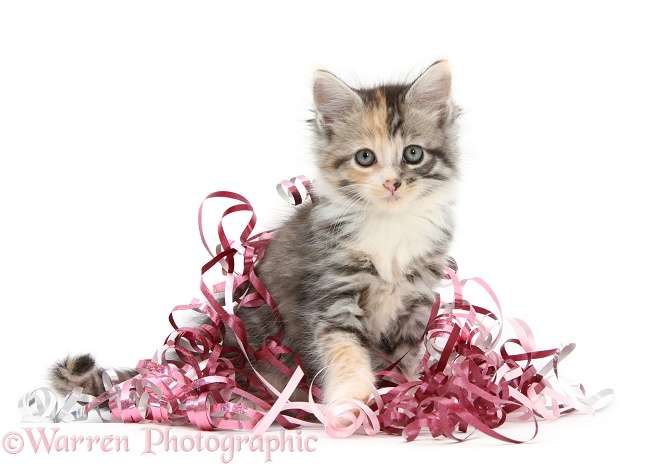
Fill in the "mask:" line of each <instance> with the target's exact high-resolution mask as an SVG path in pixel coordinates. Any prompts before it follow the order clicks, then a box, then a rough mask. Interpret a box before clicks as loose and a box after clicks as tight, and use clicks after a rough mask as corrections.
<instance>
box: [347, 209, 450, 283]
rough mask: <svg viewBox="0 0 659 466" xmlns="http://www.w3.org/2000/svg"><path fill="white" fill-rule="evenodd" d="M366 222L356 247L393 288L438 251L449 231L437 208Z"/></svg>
mask: <svg viewBox="0 0 659 466" xmlns="http://www.w3.org/2000/svg"><path fill="white" fill-rule="evenodd" d="M362 221H363V224H362V225H361V228H360V230H359V234H358V235H357V238H356V241H355V243H356V246H357V247H358V248H359V250H360V251H362V252H364V253H366V254H367V255H368V256H369V257H370V258H371V261H372V262H373V265H374V266H375V268H376V269H377V271H378V274H379V275H380V277H382V279H383V280H384V281H385V282H388V283H391V284H395V283H397V282H399V281H400V280H401V279H402V278H404V274H405V272H406V271H407V269H408V267H409V265H410V264H411V263H412V262H413V260H414V259H415V258H418V257H422V256H423V255H426V254H428V253H430V252H431V251H432V250H433V249H434V247H435V246H436V244H437V242H438V241H440V240H441V239H442V236H443V233H442V228H444V227H446V225H445V224H444V223H445V222H444V219H443V216H442V212H441V210H439V209H437V208H435V209H409V210H404V211H400V212H397V213H396V215H392V214H387V215H383V214H380V213H371V214H369V215H368V216H365V217H364V218H363V219H362Z"/></svg>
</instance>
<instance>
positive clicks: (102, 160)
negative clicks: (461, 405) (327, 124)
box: [0, 0, 659, 464]
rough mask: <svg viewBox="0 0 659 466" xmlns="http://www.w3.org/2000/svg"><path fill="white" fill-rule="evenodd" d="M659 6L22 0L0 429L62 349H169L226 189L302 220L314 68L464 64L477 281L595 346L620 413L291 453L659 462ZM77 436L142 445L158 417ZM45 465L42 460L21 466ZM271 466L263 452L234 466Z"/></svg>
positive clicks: (403, 70) (1, 175)
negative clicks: (295, 188)
mask: <svg viewBox="0 0 659 466" xmlns="http://www.w3.org/2000/svg"><path fill="white" fill-rule="evenodd" d="M232 3H237V2H232ZM649 4H650V2H647V3H641V2H630V1H626V2H616V3H612V2H556V1H553V2H543V3H542V4H541V3H540V2H533V5H531V4H530V2H460V4H459V5H458V2H451V3H449V2H439V1H434V2H429V1H424V2H417V1H412V0H408V1H405V2H385V1H377V2H375V1H369V2H354V1H353V2H341V1H333V2H323V3H322V4H320V3H312V2H297V3H294V2H290V3H286V2H243V3H242V4H241V5H242V6H236V5H235V4H232V5H231V6H229V3H228V2H167V1H159V2H136V1H133V2H123V1H114V2H91V1H84V2H83V1H81V2H32V1H22V2H2V3H0V157H1V161H2V168H1V171H0V203H1V204H0V205H1V207H2V211H1V217H0V218H1V219H2V230H1V233H0V234H1V241H0V264H1V265H0V266H1V271H2V276H1V277H0V305H1V306H2V311H3V312H2V321H1V326H0V328H2V330H3V332H2V355H3V359H2V361H3V363H2V365H3V367H2V369H1V370H2V377H1V379H0V380H1V381H2V382H1V385H0V390H1V392H0V394H1V396H0V403H1V404H0V413H1V415H0V417H1V418H2V425H1V426H0V427H2V428H1V429H0V435H4V433H6V432H9V431H15V430H18V431H19V432H22V431H21V430H20V429H21V424H20V422H19V420H20V416H19V414H18V412H17V410H16V401H17V400H18V398H19V397H20V396H22V395H23V394H24V393H25V392H27V391H30V390H32V389H34V388H36V387H38V386H41V385H43V384H44V374H45V369H46V367H47V366H48V365H50V364H51V363H52V361H54V360H55V359H57V358H60V357H62V356H64V355H66V354H67V353H76V352H81V351H91V352H93V353H94V354H95V355H96V356H97V357H98V359H99V361H100V362H102V363H104V364H114V365H124V366H131V365H134V364H135V362H136V361H137V360H139V359H143V358H149V357H150V356H151V355H152V353H153V351H154V350H155V349H156V348H157V347H158V345H159V344H160V342H161V341H162V339H163V338H164V337H165V336H166V335H167V334H168V332H169V327H168V323H167V315H168V313H169V310H170V309H171V308H172V307H173V306H174V305H176V304H180V303H184V302H188V300H189V299H190V298H192V297H195V296H199V291H198V279H199V268H200V266H201V265H202V263H203V262H204V261H205V260H206V259H207V256H206V253H205V251H204V250H203V249H202V247H201V244H200V242H199V239H198V235H197V230H196V229H197V227H196V214H197V207H198V205H199V203H200V201H201V200H202V199H203V198H204V196H206V195H207V194H208V193H210V192H212V191H216V190H220V189H222V190H224V189H228V190H235V191H238V192H240V193H242V194H243V195H245V196H247V197H248V198H249V199H250V200H251V201H252V203H253V204H254V206H255V208H256V212H257V214H258V215H259V222H260V223H259V228H262V229H265V228H267V227H271V226H274V225H276V224H277V222H278V219H280V218H281V216H282V215H284V214H285V213H286V212H287V207H286V206H285V205H284V204H283V203H282V201H281V200H280V199H279V198H278V196H277V194H276V192H275V191H274V186H275V184H276V183H277V182H279V181H280V180H281V179H282V178H288V177H291V176H295V175H298V174H307V175H310V176H313V167H312V165H311V160H310V156H309V154H310V150H309V133H308V129H307V125H306V123H305V120H306V119H307V118H309V117H310V115H311V114H310V112H309V109H310V108H311V93H310V85H311V75H312V72H313V70H314V69H315V68H318V67H322V68H327V69H329V70H332V71H333V72H335V73H336V74H338V75H339V76H341V77H343V78H345V79H346V80H347V81H348V82H349V83H351V84H359V83H363V84H373V83H376V82H378V81H386V80H388V79H400V78H406V77H414V76H415V74H416V73H418V72H420V71H421V70H422V69H423V68H424V67H425V66H427V65H429V64H430V63H432V62H433V61H435V60H436V59H438V58H448V59H450V61H451V62H452V65H453V70H454V78H455V85H454V89H455V98H456V100H457V101H458V102H459V103H460V104H461V106H462V107H463V108H464V113H465V116H464V118H463V121H462V123H463V131H462V132H463V137H462V146H463V150H464V164H463V166H464V182H463V190H462V191H463V192H462V201H461V204H460V209H459V216H460V231H459V234H458V240H457V243H456V244H455V247H454V250H453V254H454V256H455V257H456V258H457V260H458V263H459V264H460V272H461V275H462V276H463V277H466V276H474V275H477V276H480V277H482V278H484V279H485V280H487V281H488V282H489V283H490V284H491V285H492V286H493V288H494V289H495V291H496V292H497V294H498V296H499V298H500V299H501V301H502V303H503V305H504V309H505V311H506V312H507V313H508V314H509V315H515V316H517V317H520V318H522V319H524V320H525V321H526V322H528V323H529V325H530V326H531V327H532V328H533V329H534V331H535V334H536V337H537V340H538V346H539V347H541V348H548V347H554V346H556V345H559V344H561V343H564V342H569V341H573V342H575V343H577V350H576V352H575V353H574V354H573V355H572V356H570V358H569V359H568V360H567V361H566V363H565V369H564V370H565V371H566V373H568V374H569V375H570V376H571V377H572V378H578V379H580V380H582V381H583V383H584V385H585V386H586V389H587V390H588V391H589V392H591V393H592V392H595V391H598V390H599V389H602V388H606V387H611V388H613V389H614V390H616V392H617V394H618V401H617V404H616V405H615V406H614V407H613V408H611V409H610V410H607V411H604V412H602V413H599V414H598V415H596V416H595V417H588V416H583V415H576V416H572V417H566V418H564V419H562V420H559V421H558V422H556V423H552V424H549V423H543V424H542V425H541V426H540V432H539V434H538V436H537V437H536V438H535V439H534V440H533V441H532V442H530V443H528V444H524V445H520V446H514V445H506V444H501V443H500V442H498V441H495V440H491V439H489V438H487V437H485V436H484V435H477V439H476V440H473V441H469V442H466V443H464V444H454V443H452V442H448V441H446V440H432V439H430V438H425V439H423V440H420V441H417V442H414V443H412V444H406V443H405V442H404V441H403V440H402V439H400V438H397V437H389V436H385V435H381V436H378V437H377V438H368V437H364V436H358V437H353V438H351V439H348V440H336V439H329V438H326V437H325V436H324V434H323V433H322V432H320V431H310V432H305V433H304V435H317V436H318V437H320V438H319V441H318V442H317V444H316V446H317V451H316V452H314V453H307V454H289V455H286V456H287V459H286V458H284V456H281V457H279V458H278V457H274V460H275V462H277V461H279V462H280V464H282V463H283V462H284V461H288V462H290V463H291V464H292V463H300V464H305V463H307V462H309V461H313V462H318V463H319V464H330V463H336V462H337V461H341V462H345V461H348V460H350V459H355V458H357V459H363V460H366V461H370V462H375V461H377V462H382V461H384V460H387V464H389V462H391V463H392V464H396V463H397V462H402V461H405V463H406V464H419V463H420V462H421V461H430V460H432V461H441V462H442V463H446V462H447V461H452V460H456V461H457V459H458V458H459V459H461V460H462V461H468V462H470V463H472V462H474V461H478V460H485V459H488V460H494V461H496V462H502V461H515V462H520V461H529V462H531V461H532V462H533V463H535V464H543V463H544V462H554V461H557V460H561V459H567V461H568V463H576V458H579V459H588V460H600V459H609V460H615V459H626V460H628V461H632V462H633V463H634V464H647V463H644V461H650V460H641V459H639V458H640V456H641V455H642V454H643V452H644V451H646V450H647V451H649V443H647V441H648V439H649V435H650V429H651V426H653V425H654V422H655V420H656V414H657V413H656V408H655V407H654V406H656V402H655V400H656V397H657V392H656V382H657V376H656V362H655V361H654V359H655V355H656V344H655V332H656V328H657V317H656V313H657V305H656V302H657V296H656V292H655V289H656V278H657V274H656V265H655V264H656V261H657V259H658V257H657V246H656V244H657V239H656V238H657V233H658V232H657V227H656V225H655V223H656V217H657V214H656V207H655V204H656V201H657V194H658V192H657V188H656V183H657V181H656V178H657V167H658V163H657V158H658V156H659V153H658V150H657V142H656V131H657V127H658V123H659V122H658V119H657V108H659V93H658V91H657V84H656V83H657V82H659V73H658V71H657V65H656V55H657V44H658V43H659V37H658V34H657V32H656V27H657V26H656V21H655V19H656V14H654V13H653V12H652V11H651V10H650V8H649V7H648V6H647V5H649ZM60 427H61V429H62V432H63V433H65V434H67V435H72V434H73V433H76V435H105V434H110V435H129V436H131V439H134V441H135V443H139V441H140V439H141V438H142V433H141V432H140V431H139V429H138V428H139V426H123V425H116V424H115V425H109V426H106V425H99V424H82V425H78V426H68V425H63V426H60ZM528 429H531V427H530V426H526V427H525V429H524V428H523V429H522V431H520V432H519V435H517V436H518V437H520V438H524V437H526V436H528V435H527V434H528V432H529V430H528ZM653 430H655V431H656V428H653ZM186 432H187V431H186ZM505 432H510V434H511V435H513V434H516V433H517V431H516V430H509V431H504V433H505ZM187 433H190V432H187ZM138 455H139V451H132V452H130V453H129V454H121V453H116V454H107V453H106V454H101V453H99V454H93V453H92V454H90V453H86V452H76V453H60V454H57V455H56V454H51V455H50V456H48V457H46V456H43V457H42V460H45V461H46V462H48V463H50V462H57V461H60V462H67V463H71V464H77V463H82V462H88V461H89V460H90V459H91V458H94V461H100V462H103V463H110V462H113V463H114V462H116V461H123V460H125V459H126V458H128V457H129V456H130V457H131V458H132V459H135V458H137V457H138ZM164 455H165V454H164V453H161V454H160V455H156V456H144V457H142V458H155V459H154V460H147V461H162V459H163V458H164V457H165V456H164ZM190 455H192V456H190ZM0 456H3V457H5V458H6V457H8V455H7V454H6V453H5V452H4V451H2V450H0ZM33 456H34V455H33V454H32V453H31V452H30V451H27V449H26V450H25V451H23V452H21V453H20V454H18V455H15V456H14V457H12V460H16V461H15V462H14V463H12V464H17V463H18V462H24V463H27V462H29V461H32V459H33V458H32V457H33ZM203 457H204V458H205V460H206V461H215V462H219V458H218V456H217V455H215V456H214V455H211V454H206V455H204V456H203ZM572 457H574V458H575V459H574V460H573V459H570V458H572ZM166 458H167V459H168V460H172V458H174V459H175V460H176V461H186V460H187V461H192V460H195V459H197V458H198V457H197V456H196V455H193V454H192V453H188V454H186V453H179V454H178V455H176V456H167V457H166ZM263 460H264V458H263V456H262V455H261V454H258V453H256V454H251V453H249V452H245V453H244V454H241V455H237V456H236V458H235V459H234V461H233V463H234V464H247V463H250V462H253V463H261V462H262V461H263ZM3 461H5V460H4V459H3ZM415 462H416V463H415Z"/></svg>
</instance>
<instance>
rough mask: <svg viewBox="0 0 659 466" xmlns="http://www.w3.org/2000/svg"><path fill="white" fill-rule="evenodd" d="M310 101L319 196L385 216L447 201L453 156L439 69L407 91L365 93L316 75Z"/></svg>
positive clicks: (446, 77)
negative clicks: (379, 211) (382, 212)
mask: <svg viewBox="0 0 659 466" xmlns="http://www.w3.org/2000/svg"><path fill="white" fill-rule="evenodd" d="M314 97H315V102H316V113H317V118H316V123H317V136H318V141H317V162H318V165H319V167H320V175H321V180H319V181H320V183H318V184H319V190H320V194H324V195H325V196H327V197H328V198H330V199H333V200H338V201H339V202H341V203H344V204H345V203H352V204H353V205H354V206H355V207H359V206H369V207H375V208H376V209H384V210H396V209H401V208H408V207H410V205H412V204H414V203H418V202H423V200H434V202H439V203H445V202H449V201H450V200H451V199H452V197H453V193H454V190H455V181H456V179H457V175H458V173H457V166H456V165H457V150H456V146H455V140H454V139H455V134H454V133H455V131H454V128H453V124H452V123H453V115H452V114H453V109H452V106H451V102H450V72H449V71H448V67H447V64H446V62H438V63H436V64H434V65H433V66H431V67H430V68H428V70H426V72H424V73H423V74H422V75H421V76H420V77H419V78H418V79H417V80H416V81H415V82H414V83H412V84H409V85H390V86H381V87H377V88H374V89H367V90H353V89H350V88H349V87H348V86H346V85H345V84H344V83H343V82H341V81H340V80H339V79H338V78H336V77H335V76H333V75H331V74H329V73H327V72H322V71H320V72H317V73H316V79H315V82H314Z"/></svg>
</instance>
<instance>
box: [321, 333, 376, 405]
mask: <svg viewBox="0 0 659 466" xmlns="http://www.w3.org/2000/svg"><path fill="white" fill-rule="evenodd" d="M318 346H319V348H318V349H319V352H320V354H321V362H322V365H323V367H326V369H325V370H324V371H323V373H322V375H323V377H322V389H323V400H324V402H325V403H326V404H331V403H332V402H334V401H336V400H339V399H341V398H354V399H356V400H359V401H362V402H364V403H366V402H367V401H368V399H369V398H370V396H371V390H370V388H369V386H368V385H367V384H366V383H365V382H364V380H363V379H362V378H361V377H360V376H359V375H358V374H361V375H363V376H364V377H365V378H366V380H368V381H369V382H370V383H371V384H375V376H374V375H373V369H372V367H371V357H370V354H369V350H367V349H366V348H365V347H364V346H363V345H362V344H361V342H360V341H359V339H358V338H357V337H356V336H355V334H353V333H348V332H344V331H332V330H329V331H326V332H325V333H324V334H322V335H321V336H320V338H318Z"/></svg>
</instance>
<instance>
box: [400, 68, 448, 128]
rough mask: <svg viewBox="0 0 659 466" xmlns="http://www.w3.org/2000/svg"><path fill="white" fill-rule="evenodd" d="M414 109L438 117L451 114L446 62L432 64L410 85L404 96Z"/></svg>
mask: <svg viewBox="0 0 659 466" xmlns="http://www.w3.org/2000/svg"><path fill="white" fill-rule="evenodd" d="M405 98H406V100H407V101H408V102H409V103H410V104H411V105H412V106H414V107H417V108H423V109H426V110H429V111H431V112H433V113H436V114H438V115H445V116H446V115H447V114H450V112H451V69H450V67H449V64H448V61H447V60H440V61H438V62H435V63H433V64H432V65H431V66H430V67H428V69H427V70H426V71H424V72H423V73H422V74H421V76H419V77H418V78H417V79H416V81H414V82H413V83H412V86H411V87H410V90H409V91H407V95H406V96H405Z"/></svg>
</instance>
